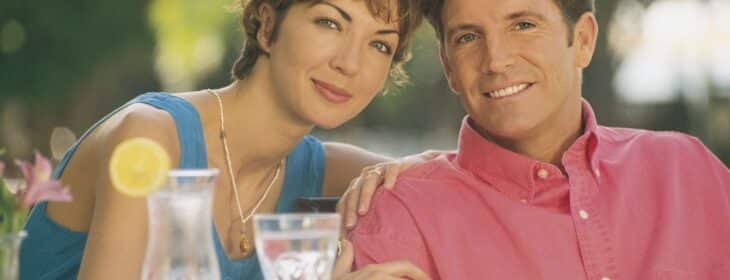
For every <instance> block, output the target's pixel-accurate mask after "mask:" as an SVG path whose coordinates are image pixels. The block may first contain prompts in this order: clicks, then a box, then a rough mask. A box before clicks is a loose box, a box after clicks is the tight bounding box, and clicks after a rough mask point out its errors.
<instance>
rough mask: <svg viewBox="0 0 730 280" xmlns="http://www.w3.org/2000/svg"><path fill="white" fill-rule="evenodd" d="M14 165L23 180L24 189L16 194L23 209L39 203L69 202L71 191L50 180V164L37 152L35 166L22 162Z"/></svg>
mask: <svg viewBox="0 0 730 280" xmlns="http://www.w3.org/2000/svg"><path fill="white" fill-rule="evenodd" d="M15 164H16V165H17V166H18V167H19V168H20V171H21V172H22V173H23V178H24V179H25V188H23V189H22V190H19V191H18V192H17V193H16V196H18V198H19V200H20V202H21V204H22V206H23V207H25V208H30V207H31V206H33V204H36V203H38V202H41V201H64V202H69V201H71V199H72V198H71V191H70V190H69V189H68V187H64V186H63V185H62V184H61V182H60V181H57V180H51V171H52V167H51V162H50V161H49V160H48V159H47V158H45V157H44V156H42V155H41V154H40V153H38V151H36V152H35V164H31V163H30V162H27V161H22V160H16V161H15Z"/></svg>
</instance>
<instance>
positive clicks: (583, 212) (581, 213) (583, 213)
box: [578, 210, 610, 280]
mask: <svg viewBox="0 0 730 280" xmlns="http://www.w3.org/2000/svg"><path fill="white" fill-rule="evenodd" d="M578 216H580V218H581V219H583V220H588V212H586V210H580V211H578ZM609 280H610V279H609Z"/></svg>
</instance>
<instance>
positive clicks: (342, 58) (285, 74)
mask: <svg viewBox="0 0 730 280" xmlns="http://www.w3.org/2000/svg"><path fill="white" fill-rule="evenodd" d="M393 1H395V0H393ZM366 4H367V2H366V1H365V0H354V1H353V0H325V1H321V2H320V1H315V2H314V3H297V4H294V5H292V6H291V7H290V8H289V10H288V11H287V14H286V15H285V17H284V19H283V20H282V22H281V25H280V26H279V30H278V34H277V36H276V40H275V42H274V43H273V44H272V45H271V46H270V49H269V53H270V64H271V67H270V69H271V73H270V75H271V77H272V79H273V85H274V88H275V91H276V93H277V94H279V97H280V98H281V100H283V102H285V103H286V105H287V106H288V107H289V108H291V109H292V111H293V113H294V115H296V116H298V117H299V118H301V119H302V120H303V121H305V122H308V123H312V124H314V125H317V126H319V127H322V128H333V127H336V126H339V125H341V124H342V123H344V122H345V121H347V120H350V119H352V118H353V117H355V115H357V114H358V113H360V112H361V111H362V110H363V109H364V108H365V106H366V105H367V104H369V103H370V101H372V99H373V97H374V96H375V95H376V94H377V93H378V92H379V91H380V90H381V89H382V87H383V85H384V83H385V81H386V79H387V77H388V72H389V70H390V65H391V63H392V60H393V54H394V52H395V50H396V48H397V47H398V36H399V35H398V23H397V22H390V23H387V22H385V21H384V20H383V19H381V18H379V17H375V16H374V15H373V14H371V13H370V11H369V10H368V8H367V6H366ZM396 4H397V3H396V2H393V3H391V5H390V6H391V7H393V8H396V7H397V5H396ZM393 14H395V12H393Z"/></svg>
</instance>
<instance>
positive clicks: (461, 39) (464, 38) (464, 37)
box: [456, 33, 477, 44]
mask: <svg viewBox="0 0 730 280" xmlns="http://www.w3.org/2000/svg"><path fill="white" fill-rule="evenodd" d="M476 39H477V35H476V34H474V33H467V34H464V35H461V36H459V37H458V38H456V43H459V44H464V43H468V42H471V41H474V40H476Z"/></svg>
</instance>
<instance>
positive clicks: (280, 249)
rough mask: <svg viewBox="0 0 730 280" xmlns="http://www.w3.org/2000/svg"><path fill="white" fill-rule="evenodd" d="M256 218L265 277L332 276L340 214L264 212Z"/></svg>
mask: <svg viewBox="0 0 730 280" xmlns="http://www.w3.org/2000/svg"><path fill="white" fill-rule="evenodd" d="M253 219H254V231H255V239H256V254H257V255H258V258H259V263H260V264H261V270H262V271H263V273H264V278H265V279H267V280H315V279H316V280H329V279H330V277H331V274H332V269H333V266H334V263H335V257H336V253H337V239H338V238H339V235H340V215H339V214H262V215H255V216H254V218H253Z"/></svg>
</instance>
